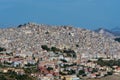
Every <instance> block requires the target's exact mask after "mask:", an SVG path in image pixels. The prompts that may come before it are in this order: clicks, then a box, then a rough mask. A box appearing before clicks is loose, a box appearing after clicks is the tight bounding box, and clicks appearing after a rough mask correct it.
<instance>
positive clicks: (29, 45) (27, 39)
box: [0, 23, 120, 57]
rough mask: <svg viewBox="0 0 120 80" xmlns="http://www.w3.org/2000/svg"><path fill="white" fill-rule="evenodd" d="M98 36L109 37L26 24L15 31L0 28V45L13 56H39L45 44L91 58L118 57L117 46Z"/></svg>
mask: <svg viewBox="0 0 120 80" xmlns="http://www.w3.org/2000/svg"><path fill="white" fill-rule="evenodd" d="M101 33H106V34H107V35H108V34H109V35H111V34H110V33H108V32H105V31H104V30H102V29H101V30H100V33H97V32H94V31H90V30H86V29H81V28H75V27H71V26H50V25H43V24H34V23H28V24H24V25H19V26H18V27H17V28H7V29H0V46H1V47H5V48H6V49H7V50H10V51H12V52H14V53H15V54H33V53H38V54H41V53H43V49H42V48H41V45H47V46H48V47H49V46H50V47H51V46H55V47H57V48H60V49H64V48H67V49H72V50H74V51H75V52H76V53H79V54H86V55H87V56H88V57H95V56H96V55H95V54H100V55H101V54H109V55H113V53H114V55H120V43H118V42H116V41H114V40H113V39H112V38H110V37H107V36H105V35H103V34H101ZM111 36H112V35H111ZM118 57H119V56H118Z"/></svg>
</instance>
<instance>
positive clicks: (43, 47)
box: [41, 45, 50, 51]
mask: <svg viewBox="0 0 120 80" xmlns="http://www.w3.org/2000/svg"><path fill="white" fill-rule="evenodd" d="M41 48H42V49H43V50H47V51H50V48H48V46H47V45H41Z"/></svg>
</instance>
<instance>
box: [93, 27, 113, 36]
mask: <svg viewBox="0 0 120 80" xmlns="http://www.w3.org/2000/svg"><path fill="white" fill-rule="evenodd" d="M95 32H97V33H100V34H103V35H105V36H107V37H111V38H114V37H115V35H114V33H113V32H112V31H110V30H108V29H104V28H99V29H97V30H95Z"/></svg>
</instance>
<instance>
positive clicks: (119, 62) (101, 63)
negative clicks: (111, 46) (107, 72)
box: [97, 58, 120, 67]
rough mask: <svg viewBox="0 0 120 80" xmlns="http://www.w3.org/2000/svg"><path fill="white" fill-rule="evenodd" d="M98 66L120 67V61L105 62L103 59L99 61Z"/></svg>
mask: <svg viewBox="0 0 120 80" xmlns="http://www.w3.org/2000/svg"><path fill="white" fill-rule="evenodd" d="M97 64H99V65H101V66H109V67H112V66H115V65H117V66H120V59H118V60H109V61H104V60H103V59H102V58H99V59H98V61H97Z"/></svg>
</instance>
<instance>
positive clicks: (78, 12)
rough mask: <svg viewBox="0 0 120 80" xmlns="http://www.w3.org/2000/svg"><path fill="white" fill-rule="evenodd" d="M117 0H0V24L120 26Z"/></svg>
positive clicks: (91, 27)
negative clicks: (33, 23) (31, 23)
mask: <svg viewBox="0 0 120 80" xmlns="http://www.w3.org/2000/svg"><path fill="white" fill-rule="evenodd" d="M119 4H120V0H0V27H1V28H3V27H7V26H8V27H9V25H19V24H24V23H27V22H35V23H38V24H49V25H73V26H76V27H82V28H87V29H97V28H99V27H104V28H107V29H112V28H114V27H120V9H119V8H120V5H119Z"/></svg>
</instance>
